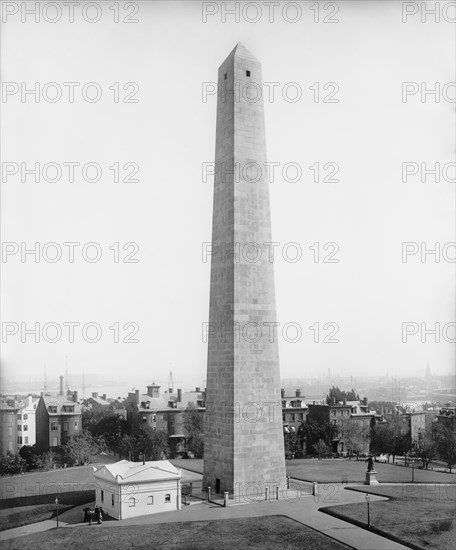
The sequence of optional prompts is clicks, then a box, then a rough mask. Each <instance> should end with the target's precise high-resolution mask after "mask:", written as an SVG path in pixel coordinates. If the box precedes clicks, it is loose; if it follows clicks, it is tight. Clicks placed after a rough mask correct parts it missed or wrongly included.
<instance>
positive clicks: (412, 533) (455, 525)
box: [320, 485, 456, 550]
mask: <svg viewBox="0 0 456 550" xmlns="http://www.w3.org/2000/svg"><path fill="white" fill-rule="evenodd" d="M350 489H351V490H357V491H360V492H365V493H367V492H369V493H371V494H376V495H381V496H387V497H389V498H390V499H391V500H389V501H380V502H371V503H370V524H371V529H372V530H373V531H375V532H377V533H378V534H380V535H383V536H386V537H390V538H393V540H394V538H395V539H396V540H400V541H403V542H404V543H405V544H408V545H410V546H411V547H412V548H417V549H418V548H419V549H431V550H448V549H449V548H454V540H455V535H456V533H455V531H456V519H455V513H454V511H455V506H456V498H455V494H456V486H455V485H421V486H420V485H401V486H397V485H396V486H392V485H390V486H383V487H382V486H376V487H373V486H369V487H367V486H366V487H357V488H355V487H352V488H350ZM320 511H322V512H325V513H327V514H330V515H333V516H335V517H338V518H340V519H343V520H345V521H349V522H351V523H354V524H355V525H360V526H362V527H366V526H367V504H366V503H364V502H363V503H359V504H350V505H347V504H344V505H342V506H331V507H328V508H321V509H320Z"/></svg>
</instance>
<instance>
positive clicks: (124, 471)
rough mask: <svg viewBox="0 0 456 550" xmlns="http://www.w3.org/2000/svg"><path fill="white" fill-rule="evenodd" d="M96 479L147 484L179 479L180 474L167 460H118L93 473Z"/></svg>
mask: <svg viewBox="0 0 456 550" xmlns="http://www.w3.org/2000/svg"><path fill="white" fill-rule="evenodd" d="M94 475H95V477H98V478H108V479H109V478H111V479H112V480H115V481H116V482H117V483H122V482H127V483H132V482H147V481H159V480H164V479H180V478H181V477H182V473H181V471H180V470H179V469H178V468H175V467H174V466H173V465H172V464H171V462H169V461H168V460H154V461H146V462H144V463H143V462H131V461H129V460H120V461H119V462H115V463H114V464H106V465H105V466H102V467H101V468H100V469H98V470H97V471H96V472H95V473H94Z"/></svg>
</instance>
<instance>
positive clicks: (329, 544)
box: [3, 516, 350, 550]
mask: <svg viewBox="0 0 456 550" xmlns="http://www.w3.org/2000/svg"><path fill="white" fill-rule="evenodd" d="M49 548H65V549H66V550H72V549H76V548H78V549H80V548H109V550H124V549H125V548H135V549H144V550H145V549H151V548H160V550H177V549H179V550H214V548H217V550H232V549H233V548H238V549H244V548H249V549H252V550H265V549H267V550H298V549H299V550H302V549H303V548H309V549H312V550H347V549H349V548H350V547H349V546H346V545H345V544H342V543H340V542H338V541H335V540H334V539H332V538H330V537H327V536H326V535H323V534H322V533H319V532H318V531H314V530H313V529H311V528H310V527H306V526H305V525H302V524H301V523H298V522H295V521H293V520H292V519H289V518H287V517H284V516H269V517H260V518H245V519H226V520H218V521H195V522H185V523H159V524H156V525H141V526H138V525H135V526H128V527H122V526H119V527H104V526H99V525H93V526H92V527H87V526H86V527H73V528H62V529H58V530H57V529H55V530H52V531H48V532H46V533H35V534H33V535H27V536H24V537H20V538H18V539H12V540H10V541H5V542H4V543H3V550H6V549H11V550H13V549H17V550H48V549H49Z"/></svg>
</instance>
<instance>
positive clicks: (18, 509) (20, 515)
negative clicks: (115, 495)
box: [0, 490, 95, 531]
mask: <svg viewBox="0 0 456 550" xmlns="http://www.w3.org/2000/svg"><path fill="white" fill-rule="evenodd" d="M56 497H58V499H59V511H60V513H63V512H65V511H66V510H69V509H70V508H73V507H74V506H79V505H80V504H85V503H86V502H92V501H93V500H95V491H93V490H92V491H70V492H66V493H52V494H50V493H49V494H44V495H33V496H28V497H17V498H9V499H6V500H4V499H2V500H0V531H4V530H5V529H13V528H14V527H21V526H22V525H28V524H29V523H36V522H38V521H44V520H46V519H51V518H52V517H54V515H55V509H56V507H55V498H56Z"/></svg>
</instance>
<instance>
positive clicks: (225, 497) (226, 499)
mask: <svg viewBox="0 0 456 550" xmlns="http://www.w3.org/2000/svg"><path fill="white" fill-rule="evenodd" d="M228 497H229V493H228V491H225V492H224V493H223V506H224V507H225V508H226V507H227V506H229V505H230V503H229V498H228Z"/></svg>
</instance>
